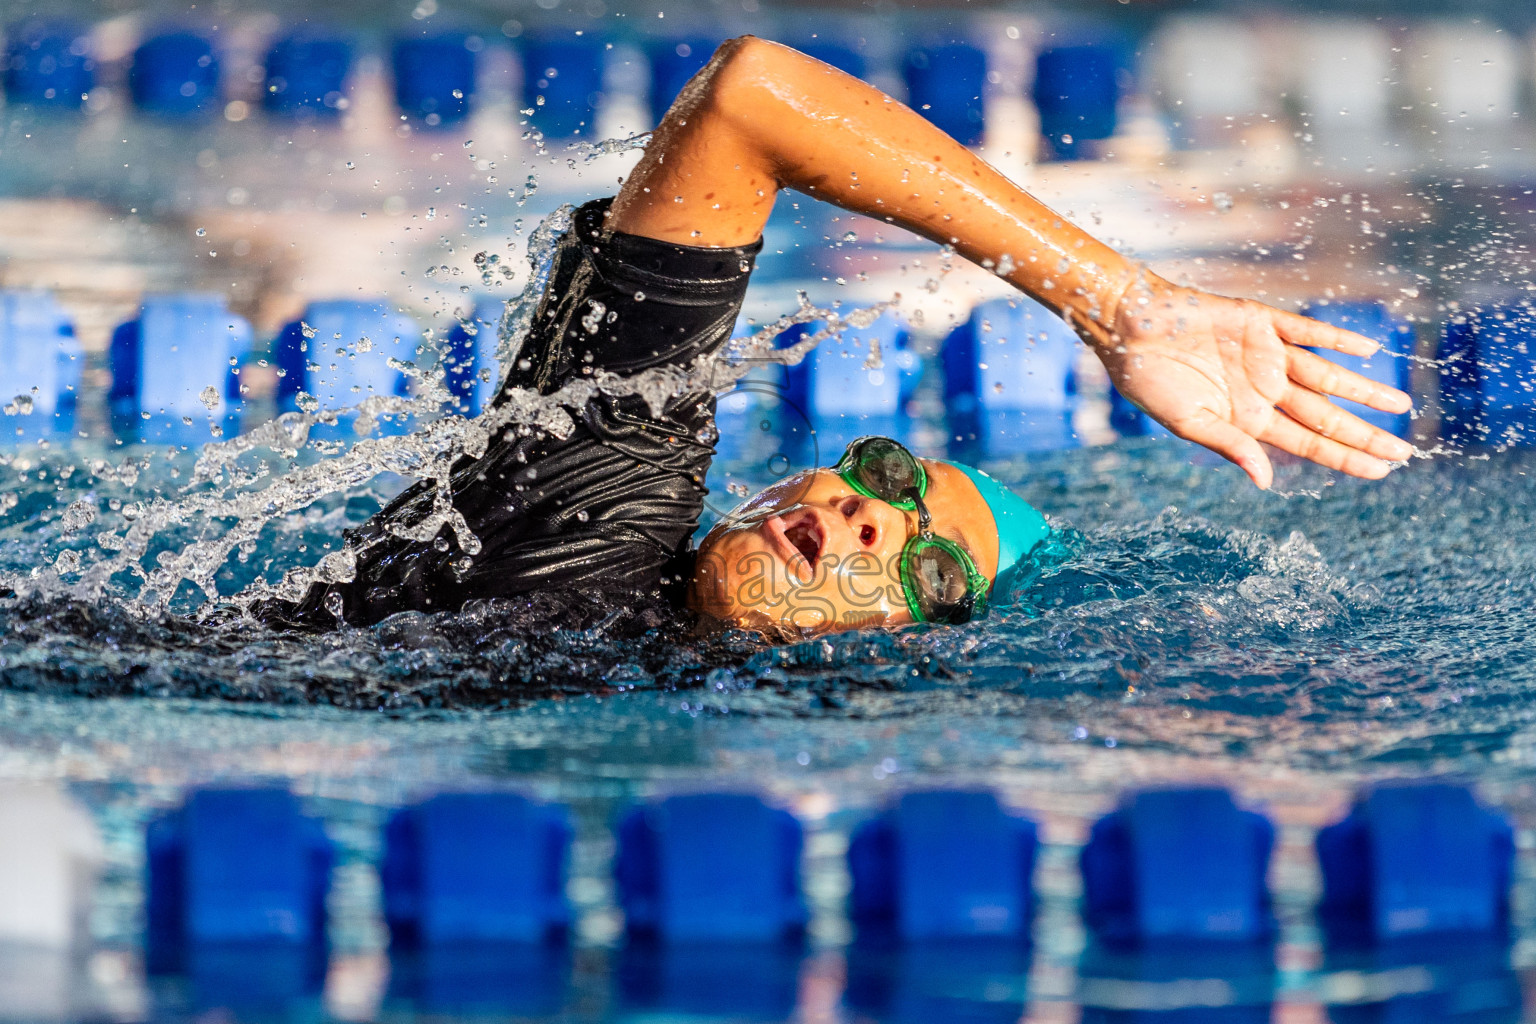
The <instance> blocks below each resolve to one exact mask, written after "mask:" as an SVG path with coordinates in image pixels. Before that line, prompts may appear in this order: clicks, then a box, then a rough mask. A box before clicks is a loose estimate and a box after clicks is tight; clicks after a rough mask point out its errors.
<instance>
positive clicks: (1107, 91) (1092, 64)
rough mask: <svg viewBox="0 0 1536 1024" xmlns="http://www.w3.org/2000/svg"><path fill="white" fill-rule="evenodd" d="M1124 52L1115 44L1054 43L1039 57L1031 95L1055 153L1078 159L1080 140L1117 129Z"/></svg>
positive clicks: (1047, 138)
mask: <svg viewBox="0 0 1536 1024" xmlns="http://www.w3.org/2000/svg"><path fill="white" fill-rule="evenodd" d="M1121 73H1122V68H1121V62H1120V55H1119V54H1118V53H1117V52H1116V51H1115V49H1114V48H1113V47H1111V46H1105V45H1102V44H1084V45H1076V46H1053V47H1050V48H1048V49H1044V50H1041V51H1040V55H1039V56H1038V57H1037V58H1036V60H1035V84H1034V90H1033V96H1034V101H1035V108H1036V109H1037V110H1038V111H1039V112H1040V134H1041V135H1044V136H1045V138H1046V141H1047V142H1049V143H1050V147H1051V152H1052V154H1053V155H1054V156H1056V157H1058V158H1060V159H1063V160H1075V159H1077V158H1078V157H1079V156H1080V155H1081V153H1082V143H1083V142H1085V141H1090V140H1097V139H1107V138H1109V137H1110V136H1112V135H1114V134H1115V124H1116V116H1117V109H1118V107H1119V104H1120V77H1121Z"/></svg>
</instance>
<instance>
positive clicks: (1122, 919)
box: [1081, 788, 1275, 943]
mask: <svg viewBox="0 0 1536 1024" xmlns="http://www.w3.org/2000/svg"><path fill="white" fill-rule="evenodd" d="M1274 838H1275V830H1274V826H1273V825H1271V824H1270V823H1269V821H1268V820H1267V819H1265V818H1264V816H1263V815H1261V814H1256V813H1254V812H1251V811H1244V810H1240V809H1239V808H1238V807H1237V806H1236V805H1235V804H1234V803H1233V802H1232V796H1231V794H1229V793H1228V792H1227V791H1226V790H1224V789H1214V788H1211V789H1198V788H1191V789H1165V790H1143V791H1141V792H1138V793H1134V794H1131V795H1129V796H1127V797H1125V798H1123V799H1122V800H1121V802H1120V807H1119V809H1118V810H1115V811H1114V812H1112V813H1110V814H1108V815H1106V816H1104V817H1103V818H1101V819H1099V821H1098V822H1097V823H1096V824H1095V825H1094V826H1093V831H1092V834H1091V835H1090V836H1089V839H1088V843H1087V845H1086V846H1084V847H1083V850H1082V855H1081V866H1082V872H1083V916H1084V918H1085V919H1086V921H1087V924H1088V927H1089V928H1090V929H1092V930H1093V931H1094V933H1095V934H1097V935H1098V937H1099V938H1100V939H1102V940H1104V941H1106V942H1110V943H1135V942H1145V941H1168V940H1174V941H1188V940H1198V941H1219V942H1263V941H1268V940H1269V939H1270V938H1271V936H1272V935H1273V933H1274V927H1275V923H1274V916H1273V914H1272V913H1271V910H1270V898H1269V890H1268V889H1267V888H1266V879H1267V876H1268V871H1269V855H1270V851H1271V849H1272V847H1273V845H1274Z"/></svg>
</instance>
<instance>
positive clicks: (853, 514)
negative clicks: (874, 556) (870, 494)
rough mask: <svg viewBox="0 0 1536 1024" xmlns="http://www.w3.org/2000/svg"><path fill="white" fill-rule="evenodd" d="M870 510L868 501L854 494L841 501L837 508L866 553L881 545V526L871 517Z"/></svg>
mask: <svg viewBox="0 0 1536 1024" xmlns="http://www.w3.org/2000/svg"><path fill="white" fill-rule="evenodd" d="M868 509H869V502H868V500H867V499H865V498H863V497H861V496H858V495H852V494H850V495H849V496H848V497H846V498H844V499H843V500H842V501H840V502H839V503H838V506H837V510H838V512H840V513H841V514H842V516H843V518H844V519H845V520H847V522H848V527H849V529H850V530H851V531H852V532H853V536H854V539H855V540H857V541H858V544H859V547H860V548H862V549H864V550H865V551H868V550H871V549H872V548H875V547H876V546H878V545H879V543H880V525H879V524H878V523H876V522H875V521H874V519H873V517H871V516H870V515H869V513H868Z"/></svg>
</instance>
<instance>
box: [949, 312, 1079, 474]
mask: <svg viewBox="0 0 1536 1024" xmlns="http://www.w3.org/2000/svg"><path fill="white" fill-rule="evenodd" d="M1081 351H1082V346H1081V342H1079V341H1078V338H1077V334H1076V333H1075V332H1073V330H1072V328H1070V327H1068V326H1067V324H1066V323H1065V322H1064V321H1063V320H1062V319H1061V318H1060V317H1058V316H1056V314H1054V313H1052V312H1051V311H1050V310H1048V309H1046V308H1045V307H1044V306H1042V305H1040V304H1039V303H1037V302H1035V301H1033V300H1032V299H1028V298H1025V297H1024V296H1022V295H1021V296H1018V297H1016V298H1007V299H993V300H991V301H988V302H983V303H982V304H981V305H979V306H977V307H976V308H975V309H974V310H972V311H971V315H970V318H969V319H967V320H966V322H965V323H963V324H961V325H960V326H959V327H957V328H955V330H953V331H951V332H950V335H949V337H948V338H946V339H945V340H944V346H943V348H942V350H941V355H940V358H941V360H942V363H943V368H944V396H945V405H946V407H947V411H948V419H949V448H950V454H951V455H952V456H954V457H956V458H961V459H965V458H972V459H974V458H983V457H988V456H998V455H1014V454H1018V453H1020V452H1030V451H1054V450H1058V449H1062V448H1075V447H1077V445H1078V440H1077V435H1076V434H1075V433H1073V430H1072V413H1073V411H1074V410H1075V409H1076V408H1077V384H1076V372H1075V369H1074V367H1075V364H1076V362H1077V358H1078V355H1079V354H1080V353H1081Z"/></svg>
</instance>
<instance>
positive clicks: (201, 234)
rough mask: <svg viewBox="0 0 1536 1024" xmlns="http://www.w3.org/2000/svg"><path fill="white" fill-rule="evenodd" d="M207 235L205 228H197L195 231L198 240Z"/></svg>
mask: <svg viewBox="0 0 1536 1024" xmlns="http://www.w3.org/2000/svg"><path fill="white" fill-rule="evenodd" d="M207 234H208V229H207V228H198V229H197V237H198V238H202V237H204V236H205V235H207Z"/></svg>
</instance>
